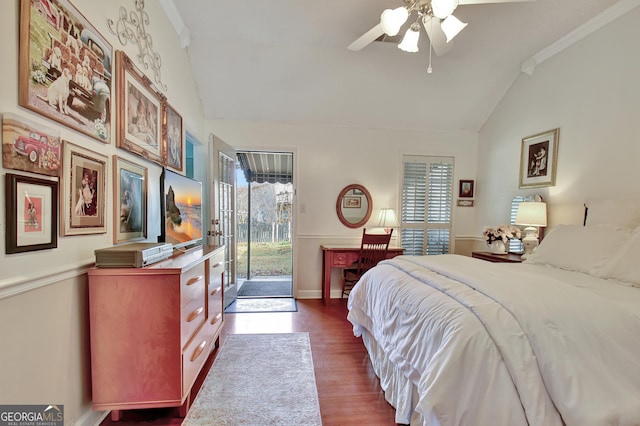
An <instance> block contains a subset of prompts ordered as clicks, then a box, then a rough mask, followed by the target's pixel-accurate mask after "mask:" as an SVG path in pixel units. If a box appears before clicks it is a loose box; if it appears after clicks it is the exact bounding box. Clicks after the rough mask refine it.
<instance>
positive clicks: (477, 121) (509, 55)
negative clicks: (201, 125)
mask: <svg viewBox="0 0 640 426" xmlns="http://www.w3.org/2000/svg"><path fill="white" fill-rule="evenodd" d="M161 1H162V4H163V7H164V8H165V10H166V11H167V15H168V16H169V18H170V19H171V21H172V23H173V25H174V27H175V28H176V31H177V32H178V34H179V35H180V36H181V40H182V41H183V44H184V45H185V46H186V48H187V49H188V53H189V57H190V60H191V66H192V68H193V73H194V76H195V80H196V85H197V87H198V91H199V94H200V97H201V102H202V108H203V112H204V115H205V117H206V118H211V119H225V120H250V121H266V122H280V123H291V124H303V125H318V126H339V127H361V128H390V129H418V130H423V129H440V130H469V131H478V130H479V129H480V128H481V127H482V125H483V124H484V122H485V121H486V120H487V118H488V117H489V116H490V114H491V113H492V111H493V110H494V108H495V107H496V105H497V104H498V103H499V102H500V100H501V99H502V97H503V96H504V94H505V93H506V91H507V90H508V89H509V87H510V86H511V84H512V83H513V81H514V80H515V79H516V77H518V75H519V74H520V73H521V65H522V63H523V62H524V61H527V60H528V59H529V58H531V57H532V56H533V55H535V54H537V53H538V52H540V51H542V50H543V49H545V48H548V46H550V45H552V44H553V43H555V42H556V41H558V40H559V39H562V38H563V37H565V36H566V35H567V34H569V33H570V32H572V31H574V30H575V29H576V28H578V27H580V26H581V25H583V24H584V23H585V22H587V21H589V20H590V19H591V18H593V17H595V16H596V15H599V16H602V15H603V13H602V12H603V11H605V10H606V9H607V8H609V7H611V6H614V7H615V4H616V3H622V2H624V1H625V0H620V2H616V1H615V0H536V1H531V2H519V3H501V4H481V5H460V6H458V9H457V10H456V11H455V15H456V16H457V17H458V18H460V19H461V20H462V21H464V22H468V23H469V25H468V26H467V27H466V28H465V29H464V30H463V31H462V32H461V33H460V34H459V35H458V36H457V37H456V39H455V40H454V43H455V47H454V49H453V50H452V51H451V52H449V53H447V54H446V55H444V56H435V55H433V57H432V67H433V73H432V74H427V72H426V70H427V66H428V63H429V44H428V39H427V37H426V34H425V33H424V30H422V31H421V34H420V44H419V46H420V51H419V52H418V53H406V52H403V51H401V50H400V49H398V48H397V46H396V44H394V43H388V42H379V41H376V42H373V43H371V44H370V45H368V46H367V47H365V48H364V49H362V50H361V51H357V52H353V51H349V50H347V46H348V45H349V44H351V42H353V41H354V40H355V39H357V38H358V37H360V36H361V35H362V34H363V33H365V32H366V31H367V30H369V29H370V28H371V27H373V26H374V25H376V24H377V23H378V22H379V20H380V13H381V12H382V11H383V10H384V9H386V8H395V7H398V6H401V5H402V4H403V3H402V2H401V1H399V0H395V1H394V0H321V1H318V0H313V1H312V0H269V1H260V0H250V1H232V0H216V1H211V0H161ZM408 25H409V24H405V26H404V27H403V29H402V30H401V31H402V33H404V31H405V29H406V28H407V26H408ZM591 27H593V25H591ZM528 63H531V61H529V62H528ZM532 70H533V68H530V71H532Z"/></svg>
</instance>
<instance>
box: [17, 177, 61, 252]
mask: <svg viewBox="0 0 640 426" xmlns="http://www.w3.org/2000/svg"><path fill="white" fill-rule="evenodd" d="M5 197H6V199H5V209H6V212H5V213H6V216H5V217H6V225H7V228H6V230H5V251H6V253H7V254H12V253H22V252H27V251H35V250H45V249H52V248H56V247H58V235H57V233H58V229H57V226H58V182H56V181H53V180H45V179H37V178H33V177H29V176H20V175H14V174H12V173H7V174H6V175H5Z"/></svg>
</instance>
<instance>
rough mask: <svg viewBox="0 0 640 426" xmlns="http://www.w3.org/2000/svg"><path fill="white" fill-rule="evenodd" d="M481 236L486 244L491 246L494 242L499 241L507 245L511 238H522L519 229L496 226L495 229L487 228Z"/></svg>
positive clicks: (509, 226)
mask: <svg viewBox="0 0 640 426" xmlns="http://www.w3.org/2000/svg"><path fill="white" fill-rule="evenodd" d="M482 235H483V236H484V240H485V242H486V243H487V244H491V243H492V242H494V241H497V240H501V241H502V242H503V243H505V244H508V243H509V240H510V239H512V238H517V239H520V237H521V236H522V234H521V232H520V228H518V227H517V226H513V225H498V226H497V227H495V228H494V227H489V226H487V227H486V228H485V229H484V231H483V233H482Z"/></svg>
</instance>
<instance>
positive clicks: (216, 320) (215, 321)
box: [211, 313, 222, 325]
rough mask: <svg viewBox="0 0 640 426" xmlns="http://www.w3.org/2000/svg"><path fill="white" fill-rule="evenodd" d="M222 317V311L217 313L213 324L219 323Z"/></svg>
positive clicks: (212, 320) (212, 321)
mask: <svg viewBox="0 0 640 426" xmlns="http://www.w3.org/2000/svg"><path fill="white" fill-rule="evenodd" d="M220 318H222V313H219V314H218V315H216V316H215V317H213V318H212V319H211V325H213V324H215V323H217V322H218V321H220Z"/></svg>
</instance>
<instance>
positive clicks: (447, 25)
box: [440, 15, 469, 43]
mask: <svg viewBox="0 0 640 426" xmlns="http://www.w3.org/2000/svg"><path fill="white" fill-rule="evenodd" d="M467 25H469V24H467V23H465V22H462V21H461V20H459V19H458V18H456V17H455V16H453V15H449V16H447V18H446V19H445V20H444V21H442V24H440V26H441V27H442V32H443V33H444V35H446V36H447V43H449V42H450V41H451V40H453V38H454V37H455V36H457V35H458V33H459V32H460V31H462V30H463V29H464V27H466V26H467Z"/></svg>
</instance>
